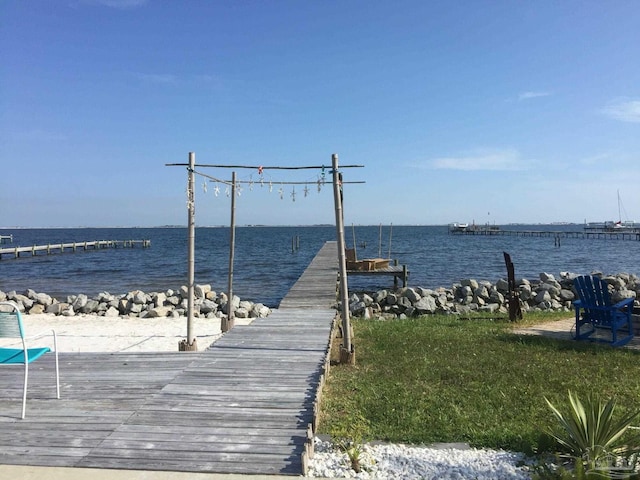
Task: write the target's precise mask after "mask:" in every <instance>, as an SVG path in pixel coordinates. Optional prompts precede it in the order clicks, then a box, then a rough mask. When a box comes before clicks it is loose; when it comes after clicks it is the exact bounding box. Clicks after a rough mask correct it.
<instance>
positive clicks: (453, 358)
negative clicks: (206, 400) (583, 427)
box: [319, 313, 640, 454]
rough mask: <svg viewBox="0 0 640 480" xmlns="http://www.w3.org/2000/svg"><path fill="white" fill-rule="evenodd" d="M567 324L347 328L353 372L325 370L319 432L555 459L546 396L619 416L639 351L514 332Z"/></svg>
mask: <svg viewBox="0 0 640 480" xmlns="http://www.w3.org/2000/svg"><path fill="white" fill-rule="evenodd" d="M570 315H571V313H564V314H561V315H558V314H550V315H549V314H547V315H543V314H541V315H527V317H528V318H527V319H526V320H525V322H518V323H514V324H511V323H509V322H506V321H503V320H495V319H490V318H473V319H463V318H460V317H456V316H438V315H433V316H427V317H419V318H410V319H406V320H385V321H383V320H362V319H353V321H352V324H353V329H354V337H353V343H354V345H355V352H356V365H354V366H349V365H334V366H333V367H332V368H331V370H330V374H329V375H328V378H327V381H326V384H325V387H324V391H323V401H322V408H321V416H320V422H319V433H321V434H328V435H330V436H331V437H333V438H335V439H340V438H346V439H353V440H357V441H372V440H378V441H388V442H393V443H408V444H417V445H426V444H430V443H434V442H467V443H469V444H471V445H472V446H474V447H478V448H482V447H484V448H501V449H505V450H511V451H520V452H524V453H527V454H535V453H542V452H546V451H551V450H555V444H554V442H553V441H552V439H551V437H550V436H549V435H548V433H547V432H548V429H549V428H553V427H555V424H554V420H553V417H552V414H551V411H550V409H549V407H548V406H547V404H546V402H545V397H546V398H548V399H549V400H550V401H551V402H552V403H553V404H554V405H559V406H564V405H566V404H567V391H568V390H572V391H573V392H575V393H576V394H577V395H578V396H586V395H587V394H588V393H590V392H593V393H595V394H596V395H598V396H600V397H601V398H603V399H609V398H613V397H615V398H616V399H617V402H618V409H619V412H618V413H619V414H620V415H622V414H623V413H625V412H628V411H631V410H632V409H633V408H634V407H637V405H638V399H640V352H638V351H632V350H628V349H613V348H611V347H608V346H605V345H600V344H593V343H587V342H575V341H565V340H556V339H552V338H546V337H540V336H527V335H516V334H514V333H512V329H513V328H514V327H522V326H526V325H531V324H534V323H541V322H544V321H554V320H557V319H559V318H567V317H568V316H570ZM339 343H340V339H336V340H335V341H334V350H335V349H336V348H335V347H337V346H338V345H339ZM332 358H336V357H333V353H332Z"/></svg>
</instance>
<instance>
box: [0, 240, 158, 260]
mask: <svg viewBox="0 0 640 480" xmlns="http://www.w3.org/2000/svg"><path fill="white" fill-rule="evenodd" d="M135 246H141V247H142V248H148V247H150V246H151V240H95V241H89V242H71V243H50V244H47V245H33V246H30V247H11V248H0V259H2V258H3V257H6V256H7V255H10V256H11V257H13V258H19V257H20V256H21V255H31V256H36V255H40V254H43V253H44V254H47V255H51V254H52V253H64V252H76V251H78V250H81V251H84V250H100V249H104V248H133V247H135Z"/></svg>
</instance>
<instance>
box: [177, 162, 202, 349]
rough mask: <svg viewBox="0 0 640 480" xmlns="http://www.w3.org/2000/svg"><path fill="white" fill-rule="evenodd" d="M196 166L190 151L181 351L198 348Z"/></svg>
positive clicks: (179, 347) (179, 346)
mask: <svg viewBox="0 0 640 480" xmlns="http://www.w3.org/2000/svg"><path fill="white" fill-rule="evenodd" d="M195 168H196V154H195V153H193V152H189V167H188V168H187V172H188V175H187V177H188V180H187V230H188V242H187V339H186V340H182V341H181V342H180V343H179V344H178V350H179V351H193V350H197V349H198V347H197V345H196V339H195V335H194V333H193V289H194V282H195V279H194V278H195V263H196V262H195V238H196V227H195V212H196V202H195V189H194V176H195V175H194V170H195Z"/></svg>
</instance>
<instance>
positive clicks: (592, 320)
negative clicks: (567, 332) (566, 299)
mask: <svg viewBox="0 0 640 480" xmlns="http://www.w3.org/2000/svg"><path fill="white" fill-rule="evenodd" d="M573 284H574V286H575V289H576V291H577V292H578V296H579V297H580V300H576V301H574V302H573V306H574V308H575V311H576V335H575V338H576V340H582V339H590V340H595V341H600V342H605V343H610V344H611V345H612V346H614V347H619V346H621V345H624V344H626V343H628V342H629V341H630V340H631V339H632V338H633V324H632V319H631V312H632V311H633V298H626V299H624V300H622V301H620V302H618V303H615V304H614V303H612V302H611V295H610V294H609V287H608V285H607V283H606V282H604V281H603V280H602V279H601V278H599V277H594V276H590V275H585V276H581V277H577V278H575V279H574V280H573ZM581 311H582V313H581ZM585 328H586V330H585ZM602 329H607V330H610V331H611V335H610V340H609V338H599V337H596V336H594V337H592V335H593V334H594V333H596V332H597V331H599V330H602Z"/></svg>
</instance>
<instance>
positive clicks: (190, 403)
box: [0, 242, 337, 475]
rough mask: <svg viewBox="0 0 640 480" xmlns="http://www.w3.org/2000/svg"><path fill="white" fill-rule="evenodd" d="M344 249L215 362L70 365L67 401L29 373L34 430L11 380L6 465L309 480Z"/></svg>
mask: <svg viewBox="0 0 640 480" xmlns="http://www.w3.org/2000/svg"><path fill="white" fill-rule="evenodd" d="M336 248H337V247H336V243H335V242H327V243H326V244H325V245H324V246H323V247H322V249H321V250H320V251H319V253H318V254H317V255H316V257H315V259H314V260H313V261H312V262H311V264H310V265H309V267H308V268H307V270H306V271H305V272H304V274H303V275H302V276H301V277H300V279H299V280H298V282H297V283H296V284H295V285H294V286H293V288H292V289H291V290H290V292H289V294H288V295H286V296H285V297H284V299H283V300H282V303H281V304H280V308H279V309H277V310H274V311H273V313H272V314H271V315H270V316H269V317H267V318H261V319H256V320H254V321H253V322H252V323H251V324H250V325H245V326H243V325H238V326H236V327H235V328H233V329H232V330H231V331H229V332H227V333H226V334H225V335H224V336H223V337H222V338H221V339H219V340H218V341H217V342H216V343H214V344H213V345H212V346H211V347H210V348H209V349H208V350H206V351H203V352H182V353H180V352H175V353H129V354H127V353H115V354H104V353H94V354H91V353H61V354H60V377H61V388H62V398H61V399H60V400H56V399H55V386H54V385H53V383H52V382H51V380H52V378H53V377H52V373H53V372H52V369H53V368H54V365H53V359H52V358H47V356H45V357H43V358H42V359H40V360H39V361H38V362H36V363H34V364H32V366H33V368H32V369H30V370H31V371H30V379H29V394H28V400H27V416H26V419H25V420H20V419H19V414H20V402H21V398H20V397H21V385H22V383H21V382H22V371H21V370H20V368H12V369H4V370H3V375H2V376H0V464H8V465H45V466H67V467H92V468H114V469H116V468H117V469H133V470H165V471H181V472H215V473H239V474H280V475H301V474H303V473H304V471H305V469H306V466H305V461H306V457H307V456H308V454H309V453H308V451H309V449H310V448H312V447H311V446H310V445H311V444H310V443H309V437H310V435H311V431H310V425H312V424H313V423H314V408H315V403H316V401H317V395H318V392H319V387H320V385H321V384H322V382H323V374H324V371H325V368H326V363H327V361H328V348H329V343H330V335H331V328H332V324H333V320H334V317H335V310H333V309H332V308H331V307H332V306H333V304H334V303H335V301H336V295H335V293H336V280H337V252H336ZM49 357H51V356H49ZM52 387H53V388H52ZM1 468H2V467H1V466H0V469H1Z"/></svg>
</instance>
